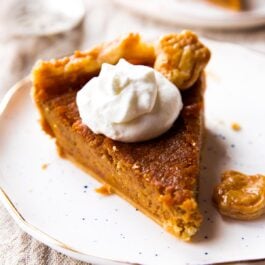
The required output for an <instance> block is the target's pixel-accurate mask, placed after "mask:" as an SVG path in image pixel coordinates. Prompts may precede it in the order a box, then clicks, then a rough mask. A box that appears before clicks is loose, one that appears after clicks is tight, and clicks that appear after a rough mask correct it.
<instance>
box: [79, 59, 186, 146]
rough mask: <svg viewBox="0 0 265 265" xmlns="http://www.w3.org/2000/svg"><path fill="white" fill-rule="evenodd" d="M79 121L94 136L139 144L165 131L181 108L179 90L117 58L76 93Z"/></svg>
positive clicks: (157, 75) (143, 68) (149, 70)
mask: <svg viewBox="0 0 265 265" xmlns="http://www.w3.org/2000/svg"><path fill="white" fill-rule="evenodd" d="M76 103H77V107H78V110H79V114H80V117H81V120H82V122H83V123H84V124H86V125H87V126H88V127H89V128H90V129H91V130H92V131H93V132H94V133H100V134H104V135H105V136H107V137H109V138H111V139H113V140H118V141H121V142H139V141H144V140H149V139H152V138H155V137H157V136H159V135H161V134H162V133H164V132H166V131H167V130H168V129H169V128H170V127H171V126H172V124H173V123H174V121H175V120H176V119H177V117H178V115H179V113H180V111H181V109H182V106H183V104H182V99H181V94H180V92H179V90H178V88H177V87H176V86H175V85H174V84H173V83H171V82H170V81H169V80H168V79H167V78H165V77H164V76H163V75H162V74H160V73H159V72H157V71H155V70H154V69H153V68H151V67H148V66H144V65H133V64H130V63H128V62H127V61H125V60H124V59H120V61H119V62H118V63H117V64H116V65H110V64H106V63H104V64H103V65H102V67H101V71H100V73H99V76H97V77H94V78H92V79H91V80H90V81H88V82H87V83H86V84H85V85H84V87H83V88H82V89H81V90H79V91H78V93H77V97H76Z"/></svg>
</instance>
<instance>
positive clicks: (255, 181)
mask: <svg viewBox="0 0 265 265" xmlns="http://www.w3.org/2000/svg"><path fill="white" fill-rule="evenodd" d="M213 200H214V202H215V204H216V207H217V209H218V210H219V212H220V213H221V214H223V215H225V216H229V217H231V218H234V219H239V220H252V219H256V218H258V217H260V216H261V215H263V214H264V213H265V176H263V175H259V174H257V175H252V176H249V175H245V174H242V173H240V172H237V171H232V170H231V171H226V172H224V173H223V175H222V178H221V183H220V184H218V185H217V186H216V187H215V189H214V194H213Z"/></svg>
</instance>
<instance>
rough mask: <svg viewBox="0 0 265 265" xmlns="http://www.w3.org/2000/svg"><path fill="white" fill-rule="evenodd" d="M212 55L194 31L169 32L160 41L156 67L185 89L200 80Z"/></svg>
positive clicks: (180, 87)
mask: <svg viewBox="0 0 265 265" xmlns="http://www.w3.org/2000/svg"><path fill="white" fill-rule="evenodd" d="M210 55H211V54H210V51H209V50H208V48H207V47H205V46H204V45H203V44H202V43H201V42H200V41H199V40H198V37H197V35H196V34H194V33H193V32H191V31H182V32H181V33H180V34H168V35H165V36H163V37H162V38H161V39H160V41H159V44H158V47H157V49H156V60H155V64H154V68H155V69H156V70H157V71H159V72H160V73H162V74H163V75H164V76H166V77H167V78H168V79H169V80H170V81H171V82H172V83H174V84H175V85H176V86H177V87H178V88H179V89H181V90H184V89H187V88H189V87H191V86H192V85H193V84H194V83H195V82H196V80H198V78H199V76H200V74H201V73H202V71H203V69H204V68H205V66H206V64H207V63H208V61H209V59H210Z"/></svg>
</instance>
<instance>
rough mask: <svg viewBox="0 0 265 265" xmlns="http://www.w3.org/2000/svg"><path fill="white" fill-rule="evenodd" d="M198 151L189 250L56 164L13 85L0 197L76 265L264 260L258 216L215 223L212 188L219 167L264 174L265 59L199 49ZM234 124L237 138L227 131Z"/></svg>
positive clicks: (5, 106)
mask: <svg viewBox="0 0 265 265" xmlns="http://www.w3.org/2000/svg"><path fill="white" fill-rule="evenodd" d="M206 42H207V44H208V45H209V47H210V49H211V50H212V60H211V62H210V64H209V66H208V68H207V78H208V89H207V91H206V136H207V138H206V143H205V148H204V150H203V159H202V172H201V183H200V205H201V210H202V213H203V214H204V223H203V225H202V228H201V230H200V232H199V234H198V235H197V236H196V237H195V238H194V241H193V243H184V242H182V241H180V240H177V239H176V238H174V237H173V236H171V235H170V234H168V233H167V232H165V231H164V230H162V229H161V227H159V226H158V225H157V224H155V223H154V222H153V221H152V220H150V219H149V218H147V217H146V216H144V215H143V214H142V213H140V212H139V211H137V210H136V209H135V208H133V207H132V206H131V205H129V204H128V203H127V202H125V201H124V200H122V199H121V198H119V197H118V196H116V195H112V196H109V197H104V196H101V195H100V194H98V193H96V192H95V191H94V190H95V188H96V187H99V186H100V184H99V183H98V182H97V181H95V180H94V179H93V178H91V177H90V176H88V175H87V174H85V173H84V172H82V171H81V170H79V169H78V168H76V167H75V166H74V165H72V164H71V163H70V162H68V161H66V160H63V159H61V158H59V157H58V155H57V153H56V148H55V145H54V141H53V140H52V139H50V138H49V137H48V136H47V135H46V134H45V133H44V132H42V131H41V129H40V126H39V124H38V113H37V111H36V109H35V107H34V104H33V103H32V100H31V97H30V88H31V83H30V81H29V80H28V79H25V80H23V81H21V82H20V83H18V84H17V85H16V86H14V87H13V88H12V89H11V90H10V91H9V92H8V94H7V95H6V97H5V98H4V100H3V101H2V103H1V107H0V128H1V129H0V146H1V148H0V170H1V174H0V186H1V190H0V199H1V201H2V202H3V203H4V205H5V206H6V208H7V209H8V210H9V212H10V214H11V215H12V216H13V217H14V219H15V220H16V221H17V223H18V224H19V225H20V226H21V227H22V229H24V230H25V231H26V232H28V233H29V234H31V235H32V236H33V237H35V238H37V239H38V240H40V241H42V242H44V243H45V244H47V245H49V246H51V247H52V248H55V249H56V250H58V251H60V252H63V253H65V254H67V255H70V256H72V257H75V258H77V259H80V260H84V261H88V262H93V263H96V264H108V265H114V264H115V265H116V264H128V263H133V264H134V263H137V264H145V265H161V264H165V265H173V264H202V263H203V264H206V263H215V262H226V261H235V260H253V259H264V258H265V252H264V245H265V216H264V217H262V218H260V219H258V220H256V221H251V222H240V221H232V220H229V219H225V218H222V217H221V216H220V215H219V214H218V213H217V212H216V211H215V209H214V208H213V206H212V203H211V195H212V188H213V185H214V184H215V183H216V182H217V181H218V179H219V176H220V173H221V172H222V171H223V170H225V169H236V170H242V171H244V172H246V173H262V172H263V173H265V164H264V161H265V149H264V143H265V125H264V117H265V104H264V97H265V90H264V84H265V75H264V69H265V57H264V56H263V55H262V54H258V53H254V52H252V51H249V50H246V49H244V48H241V47H240V46H236V45H231V44H226V43H217V42H212V41H206ZM233 122H238V123H239V124H240V125H241V126H242V130H241V131H240V132H235V131H233V130H232V129H231V123H233Z"/></svg>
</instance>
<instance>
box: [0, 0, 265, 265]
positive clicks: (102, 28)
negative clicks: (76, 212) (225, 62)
mask: <svg viewBox="0 0 265 265" xmlns="http://www.w3.org/2000/svg"><path fill="white" fill-rule="evenodd" d="M4 3H5V1H2V2H1V5H2V4H4ZM86 6H87V13H86V18H85V20H84V21H83V23H81V25H79V26H78V27H77V28H75V29H73V30H71V31H70V32H67V33H64V34H58V35H55V36H49V37H30V38H29V37H28V38H23V37H20V38H9V39H8V38H6V39H1V36H0V62H1V68H0V99H1V98H2V96H3V95H4V93H5V92H6V91H7V90H8V89H9V88H10V87H11V86H12V85H13V84H14V83H15V82H17V81H18V80H20V79H21V78H23V77H24V76H26V75H27V74H28V73H29V72H30V69H31V67H32V65H33V64H34V62H35V61H36V60H37V59H38V58H52V57H60V56H63V55H67V54H70V53H72V51H73V50H75V49H87V48H88V47H90V46H91V45H93V44H96V43H98V42H101V41H103V40H109V39H112V38H113V37H115V36H117V35H119V34H122V33H125V32H128V31H138V32H143V33H144V34H145V35H146V36H147V37H151V36H153V35H154V34H156V35H158V34H159V33H165V32H172V31H179V30H181V27H179V28H178V27H176V26H173V25H166V24H163V23H161V22H160V23H159V22H158V21H156V22H155V21H152V20H150V19H148V18H146V17H143V16H137V15H136V14H134V13H130V12H129V10H126V9H124V8H120V7H119V8H118V7H117V6H115V5H114V4H113V3H112V1H110V0H97V1H93V0H90V1H89V0H87V1H86ZM197 32H198V33H199V34H201V35H202V36H205V37H209V38H213V39H218V40H223V41H230V42H234V43H240V44H242V45H244V46H247V47H250V48H252V49H256V50H259V51H262V52H264V53H265V27H264V28H259V29H256V30H248V31H241V32H238V31H237V32H222V31H216V30H214V31H203V30H197ZM66 264H67V265H81V264H82V265H83V264H87V263H84V262H80V261H76V260H74V259H71V258H69V257H67V256H65V255H63V254H59V253H58V252H56V251H55V250H52V249H50V248H49V247H47V246H45V245H44V244H42V243H40V242H38V241H36V240H35V239H33V238H32V237H31V236H29V235H27V234H26V233H24V232H23V231H22V230H21V229H20V228H19V227H18V226H17V225H16V224H15V222H14V221H13V220H12V218H11V217H10V216H9V214H8V213H7V211H6V210H5V209H4V207H3V205H2V204H1V203H0V265H66ZM259 264H261V263H259ZM264 264H265V263H264Z"/></svg>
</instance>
